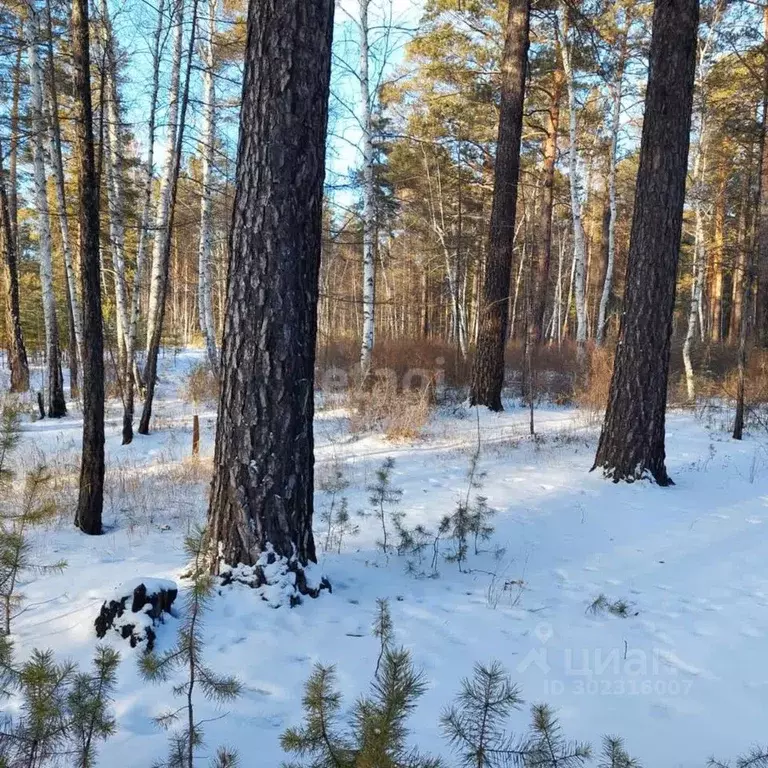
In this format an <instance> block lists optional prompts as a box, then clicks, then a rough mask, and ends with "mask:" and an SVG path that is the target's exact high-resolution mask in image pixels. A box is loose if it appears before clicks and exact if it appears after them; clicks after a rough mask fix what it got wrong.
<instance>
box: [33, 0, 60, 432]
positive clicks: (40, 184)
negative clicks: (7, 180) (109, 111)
mask: <svg viewBox="0 0 768 768" xmlns="http://www.w3.org/2000/svg"><path fill="white" fill-rule="evenodd" d="M29 12H30V15H29V31H28V40H29V77H30V84H31V87H32V96H31V100H30V113H31V116H32V121H31V122H32V158H33V167H34V189H35V208H36V213H37V235H38V257H39V259H40V284H41V287H42V292H43V321H44V324H45V351H46V358H47V360H46V362H47V382H46V384H47V390H48V416H49V417H51V418H59V417H61V416H65V415H66V413H67V404H66V401H65V399H64V379H63V377H62V375H61V358H60V350H59V325H58V320H57V317H56V297H55V294H54V291H53V254H52V245H51V222H50V214H49V210H48V189H47V179H46V175H45V148H44V142H45V137H46V135H47V131H46V127H45V118H44V115H43V73H42V67H41V66H40V60H39V57H38V51H37V46H38V42H39V39H40V23H39V20H38V16H37V12H36V10H35V9H34V8H33V7H32V6H30V8H29Z"/></svg>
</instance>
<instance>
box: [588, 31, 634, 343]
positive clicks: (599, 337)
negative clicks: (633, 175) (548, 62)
mask: <svg viewBox="0 0 768 768" xmlns="http://www.w3.org/2000/svg"><path fill="white" fill-rule="evenodd" d="M627 34H628V30H626V29H625V30H624V33H623V36H622V39H621V49H620V54H619V61H618V62H617V66H616V78H615V80H614V82H613V84H612V85H611V92H612V93H611V95H612V96H613V114H612V116H611V154H610V157H609V159H608V259H607V264H606V267H605V280H604V281H603V292H602V294H601V296H600V307H599V309H598V312H597V331H596V333H595V341H596V342H597V344H602V343H603V342H604V341H605V322H606V313H607V312H608V301H609V299H610V298H611V289H612V288H613V266H614V263H615V260H616V165H617V160H618V147H619V128H620V127H621V97H622V91H623V87H624V67H625V63H626V55H627Z"/></svg>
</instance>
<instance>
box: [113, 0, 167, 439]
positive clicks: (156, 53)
mask: <svg viewBox="0 0 768 768" xmlns="http://www.w3.org/2000/svg"><path fill="white" fill-rule="evenodd" d="M164 12H165V0H159V2H158V6H157V26H156V27H155V34H154V39H153V42H152V91H151V95H150V106H149V128H148V137H147V163H146V166H145V177H144V190H143V203H142V208H141V223H140V225H139V244H138V247H137V250H136V269H135V271H134V273H133V294H132V297H131V310H130V318H129V324H128V335H127V338H126V342H125V347H126V349H125V356H126V359H127V363H126V366H125V380H124V381H123V445H128V444H129V443H131V442H132V441H133V411H134V390H135V387H138V386H140V375H139V372H138V366H137V365H136V359H135V358H136V339H137V338H138V332H139V309H140V307H141V281H142V277H143V275H144V262H145V261H146V253H147V242H148V239H149V219H150V211H151V208H152V180H153V178H154V174H155V122H156V119H157V95H158V92H159V90H160V49H161V40H162V35H163V13H164Z"/></svg>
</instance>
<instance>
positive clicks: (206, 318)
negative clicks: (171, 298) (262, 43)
mask: <svg viewBox="0 0 768 768" xmlns="http://www.w3.org/2000/svg"><path fill="white" fill-rule="evenodd" d="M217 8H218V0H209V2H208V14H207V15H208V24H207V27H206V37H205V40H204V41H203V66H204V68H203V132H202V133H203V136H202V142H203V146H202V156H203V164H202V165H203V167H202V179H201V184H202V193H201V195H200V245H199V250H198V302H197V303H198V317H199V323H200V332H201V333H202V335H203V339H204V341H205V348H206V351H207V353H208V362H209V363H210V366H211V369H212V370H213V372H214V374H215V375H216V376H218V375H219V353H218V350H217V349H216V329H215V327H214V323H213V295H212V282H213V274H212V264H211V256H212V253H213V206H212V198H213V189H212V171H213V161H214V148H215V147H214V143H215V141H216V89H215V81H214V68H215V60H214V45H213V43H214V36H215V34H216V13H217Z"/></svg>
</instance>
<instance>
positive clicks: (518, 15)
mask: <svg viewBox="0 0 768 768" xmlns="http://www.w3.org/2000/svg"><path fill="white" fill-rule="evenodd" d="M530 10H531V9H530V2H529V0H511V2H510V3H509V12H508V14H507V25H506V32H505V36H504V52H503V54H502V60H501V106H500V112H499V138H498V143H497V145H496V173H495V177H494V183H493V207H492V209H491V223H490V233H489V239H488V260H487V263H486V269H485V282H484V284H483V295H482V301H481V307H482V308H481V312H482V315H481V317H480V325H479V333H478V338H477V350H476V352H475V361H474V365H473V367H472V387H471V390H470V395H469V397H470V402H471V403H472V405H485V406H488V408H490V409H491V410H493V411H500V410H502V405H501V390H502V387H503V385H504V345H505V344H506V340H507V322H508V319H509V288H510V276H511V272H512V259H513V256H514V241H515V214H516V209H517V182H518V176H519V174H520V141H521V138H522V127H523V102H524V100H525V73H526V69H527V66H528V41H529V38H528V28H529V22H530Z"/></svg>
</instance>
